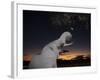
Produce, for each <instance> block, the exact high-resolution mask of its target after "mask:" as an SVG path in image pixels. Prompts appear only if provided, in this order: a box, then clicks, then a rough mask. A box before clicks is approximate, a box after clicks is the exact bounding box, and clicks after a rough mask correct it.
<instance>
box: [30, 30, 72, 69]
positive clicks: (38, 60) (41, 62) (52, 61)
mask: <svg viewBox="0 0 100 80" xmlns="http://www.w3.org/2000/svg"><path fill="white" fill-rule="evenodd" d="M72 44H73V42H72V34H71V33H70V32H68V31H66V32H63V33H62V34H61V36H60V37H59V38H58V39H57V40H54V41H52V42H50V43H49V44H47V45H45V46H44V47H43V49H42V50H41V53H40V54H32V60H31V62H30V64H29V68H31V69H34V68H57V58H58V56H59V53H60V52H61V51H62V48H63V47H64V46H70V45H72Z"/></svg>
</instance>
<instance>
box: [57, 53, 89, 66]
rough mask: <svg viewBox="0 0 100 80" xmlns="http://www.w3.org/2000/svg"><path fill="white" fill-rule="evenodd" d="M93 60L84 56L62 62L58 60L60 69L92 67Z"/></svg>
mask: <svg viewBox="0 0 100 80" xmlns="http://www.w3.org/2000/svg"><path fill="white" fill-rule="evenodd" d="M90 65H91V59H90V57H85V58H84V57H83V56H82V55H80V56H77V57H76V58H74V59H72V60H62V59H57V66H58V67H75V66H76V67H77V66H90Z"/></svg>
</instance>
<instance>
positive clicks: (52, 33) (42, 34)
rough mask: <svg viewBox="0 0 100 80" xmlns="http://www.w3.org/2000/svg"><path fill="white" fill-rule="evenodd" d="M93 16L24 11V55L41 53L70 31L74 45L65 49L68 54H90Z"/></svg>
mask: <svg viewBox="0 0 100 80" xmlns="http://www.w3.org/2000/svg"><path fill="white" fill-rule="evenodd" d="M90 18H91V14H86V13H84V14H83V13H67V12H62V13H61V12H46V11H30V10H24V11H23V52H24V53H23V54H30V53H32V54H34V53H38V52H41V50H42V48H43V47H44V46H45V45H46V44H48V43H49V42H51V41H53V40H56V39H58V38H59V37H60V35H61V34H62V33H63V32H65V31H69V32H71V33H72V36H73V39H72V41H73V45H71V46H69V47H65V48H64V49H67V50H69V52H68V54H71V55H76V54H78V53H79V54H90V51H91V49H90V43H91V41H90V40H91V36H90V35H91V34H90V33H91V24H90V23H91V22H90V20H91V19H90Z"/></svg>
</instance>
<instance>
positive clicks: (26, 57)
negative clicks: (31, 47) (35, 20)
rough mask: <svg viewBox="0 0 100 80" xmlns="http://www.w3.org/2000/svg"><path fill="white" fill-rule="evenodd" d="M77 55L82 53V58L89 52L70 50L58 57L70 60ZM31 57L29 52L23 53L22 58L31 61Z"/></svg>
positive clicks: (87, 55) (88, 54)
mask: <svg viewBox="0 0 100 80" xmlns="http://www.w3.org/2000/svg"><path fill="white" fill-rule="evenodd" d="M79 55H83V57H84V59H85V58H86V57H89V56H90V52H88V51H71V52H67V53H63V54H62V55H59V58H58V59H62V60H72V59H73V58H75V57H77V56H79ZM31 59H32V55H31V54H28V53H27V54H25V55H24V56H23V60H24V61H31Z"/></svg>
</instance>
